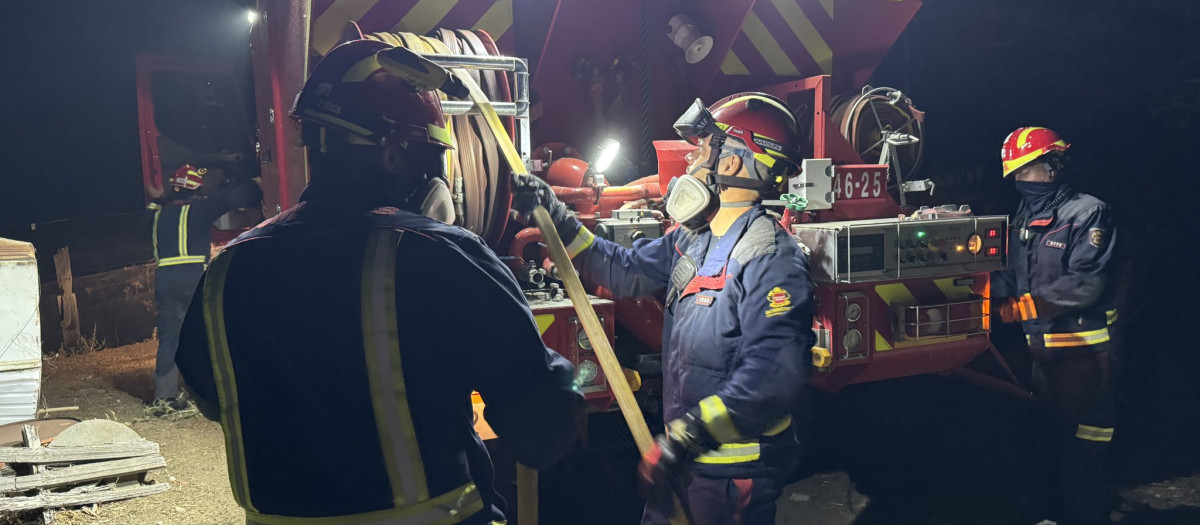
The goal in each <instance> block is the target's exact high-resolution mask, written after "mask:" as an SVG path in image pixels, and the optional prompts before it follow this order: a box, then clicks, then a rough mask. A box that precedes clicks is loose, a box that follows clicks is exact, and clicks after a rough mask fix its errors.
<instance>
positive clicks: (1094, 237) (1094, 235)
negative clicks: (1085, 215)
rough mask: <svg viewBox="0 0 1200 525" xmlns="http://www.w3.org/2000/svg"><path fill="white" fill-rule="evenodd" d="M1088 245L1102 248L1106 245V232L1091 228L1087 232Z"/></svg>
mask: <svg viewBox="0 0 1200 525" xmlns="http://www.w3.org/2000/svg"><path fill="white" fill-rule="evenodd" d="M1088 244H1091V245H1092V246H1095V247H1097V248H1103V247H1104V245H1106V244H1108V232H1107V231H1105V230H1102V229H1100V228H1092V229H1090V230H1088Z"/></svg>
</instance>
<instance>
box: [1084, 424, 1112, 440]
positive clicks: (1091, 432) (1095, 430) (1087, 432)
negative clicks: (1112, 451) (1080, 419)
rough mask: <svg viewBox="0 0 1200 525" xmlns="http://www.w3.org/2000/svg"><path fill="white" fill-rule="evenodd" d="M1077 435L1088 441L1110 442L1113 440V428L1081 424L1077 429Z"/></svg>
mask: <svg viewBox="0 0 1200 525" xmlns="http://www.w3.org/2000/svg"><path fill="white" fill-rule="evenodd" d="M1075 437H1077V438H1079V439H1086V440H1088V441H1101V442H1108V441H1112V437H1113V429H1111V428H1101V427H1093V426H1088V425H1079V426H1078V427H1077V428H1076V429H1075Z"/></svg>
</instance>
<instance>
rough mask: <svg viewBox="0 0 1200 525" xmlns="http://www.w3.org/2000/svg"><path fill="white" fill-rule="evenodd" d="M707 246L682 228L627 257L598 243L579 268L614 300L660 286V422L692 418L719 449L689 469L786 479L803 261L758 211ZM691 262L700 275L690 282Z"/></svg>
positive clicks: (803, 378) (800, 353)
mask: <svg viewBox="0 0 1200 525" xmlns="http://www.w3.org/2000/svg"><path fill="white" fill-rule="evenodd" d="M711 241H712V233H711V232H710V231H706V232H704V233H701V234H693V233H688V232H686V231H684V230H682V229H676V230H674V231H672V232H670V233H669V234H667V235H665V236H663V237H660V238H657V239H643V240H638V241H635V242H634V247H633V248H632V249H630V248H624V247H621V246H619V245H617V244H615V243H612V242H608V241H605V240H604V239H600V238H596V239H595V240H594V241H593V244H592V245H591V247H590V248H588V249H586V250H585V251H583V252H582V253H581V254H580V255H579V256H578V259H579V261H580V262H581V265H582V274H583V276H584V277H585V278H587V279H588V280H589V281H591V282H593V283H596V284H599V285H602V286H604V287H606V288H608V289H610V290H612V292H613V294H614V295H615V296H616V297H618V298H620V297H635V296H639V295H645V294H648V293H651V292H654V291H656V290H658V289H661V288H663V287H667V288H668V295H667V305H666V315H665V319H664V320H663V344H664V348H663V360H664V371H663V405H664V406H663V410H664V418H665V420H666V421H671V420H674V419H676V418H679V417H682V416H683V415H684V414H685V413H687V412H688V411H697V412H698V413H699V414H700V415H701V417H702V419H703V420H704V421H705V422H706V423H707V424H708V428H709V430H710V432H712V433H713V435H714V437H716V438H717V440H718V441H720V442H721V443H722V446H721V448H720V449H718V450H716V451H713V452H711V453H709V454H708V455H706V456H701V457H700V458H698V459H697V463H696V464H695V465H694V467H695V471H697V472H698V473H701V474H703V475H707V476H713V477H726V476H728V477H735V478H745V477H760V476H762V477H765V476H776V475H781V474H786V473H787V471H788V470H789V469H790V468H791V467H792V465H793V464H794V461H795V459H796V457H797V455H798V450H799V447H798V443H797V439H796V431H795V430H796V429H795V425H792V417H791V416H792V414H793V413H796V414H797V415H801V414H803V410H802V409H803V407H802V406H801V404H802V403H801V400H802V389H803V388H804V385H805V384H806V383H807V381H808V378H809V374H810V368H809V367H810V363H811V356H810V355H809V349H810V348H811V347H812V344H813V332H812V315H813V312H812V296H813V284H812V282H811V280H810V279H809V273H808V262H807V259H806V258H805V256H804V254H803V253H802V252H801V251H800V249H799V247H798V245H797V244H796V242H795V241H794V240H793V239H792V237H791V235H789V234H788V233H787V232H786V231H784V229H783V228H782V227H781V226H780V225H779V223H778V222H776V221H775V220H774V219H773V218H771V217H770V216H769V215H767V214H766V212H765V211H764V210H763V208H761V207H756V208H754V209H752V210H751V211H749V212H747V213H746V214H744V215H743V216H742V217H740V218H738V219H737V221H735V222H734V224H733V225H732V226H731V227H730V229H729V231H728V232H726V234H725V235H724V236H723V237H721V239H720V242H718V243H716V244H715V245H714V246H712V248H711V249H710V243H711ZM688 260H690V261H694V262H695V267H698V270H696V271H695V273H694V274H693V272H690V271H688V269H689V263H688V262H687V261H688ZM681 261H684V262H682V263H681ZM672 274H675V278H674V279H672ZM673 281H674V282H673Z"/></svg>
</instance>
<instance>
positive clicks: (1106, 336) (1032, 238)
mask: <svg viewBox="0 0 1200 525" xmlns="http://www.w3.org/2000/svg"><path fill="white" fill-rule="evenodd" d="M1050 203H1051V205H1050V206H1049V207H1048V208H1047V209H1044V210H1032V209H1030V208H1029V206H1028V205H1026V203H1025V202H1024V200H1022V202H1021V204H1020V206H1019V207H1018V208H1017V215H1016V217H1015V218H1014V219H1013V223H1012V227H1011V228H1010V229H1009V245H1008V246H1009V248H1008V262H1009V266H1008V268H1006V269H1004V270H1000V271H997V272H994V273H993V275H992V296H993V298H996V299H1004V298H1007V297H1020V296H1022V295H1024V294H1030V295H1031V296H1032V297H1033V298H1034V299H1035V302H1036V304H1037V308H1038V317H1037V318H1036V319H1032V320H1028V321H1024V322H1022V324H1021V327H1022V329H1024V331H1025V334H1026V336H1027V337H1028V338H1029V343H1030V349H1031V350H1032V351H1033V353H1034V356H1035V357H1037V358H1053V357H1056V356H1062V355H1068V354H1077V353H1081V352H1090V351H1100V350H1105V349H1108V348H1109V345H1108V344H1107V343H1109V341H1110V333H1109V325H1111V324H1112V323H1113V322H1115V321H1116V316H1117V311H1116V307H1115V305H1114V296H1113V293H1112V287H1111V286H1109V277H1110V276H1109V261H1110V260H1111V259H1112V256H1113V246H1115V244H1116V240H1117V234H1116V229H1115V228H1114V227H1113V224H1112V215H1111V212H1110V211H1109V208H1108V206H1107V205H1106V204H1104V203H1103V202H1101V201H1100V200H1099V199H1097V198H1095V197H1093V196H1091V195H1087V194H1084V193H1079V192H1077V191H1075V190H1074V189H1073V188H1071V187H1070V186H1069V185H1066V184H1064V185H1063V187H1062V188H1060V189H1059V191H1058V193H1057V194H1056V195H1055V197H1054V198H1053V199H1052V200H1051V201H1050Z"/></svg>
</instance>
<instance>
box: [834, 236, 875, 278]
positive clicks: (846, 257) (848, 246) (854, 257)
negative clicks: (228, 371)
mask: <svg viewBox="0 0 1200 525" xmlns="http://www.w3.org/2000/svg"><path fill="white" fill-rule="evenodd" d="M883 243H884V234H882V233H876V234H870V235H855V236H854V238H853V239H849V238H846V237H839V238H838V258H837V260H838V269H837V271H838V273H846V272H847V271H849V270H853V271H854V272H881V271H883V269H884V264H885V262H884V261H885V258H884V254H883Z"/></svg>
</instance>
